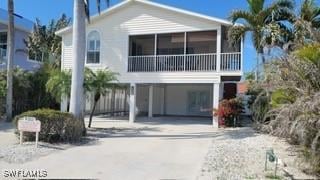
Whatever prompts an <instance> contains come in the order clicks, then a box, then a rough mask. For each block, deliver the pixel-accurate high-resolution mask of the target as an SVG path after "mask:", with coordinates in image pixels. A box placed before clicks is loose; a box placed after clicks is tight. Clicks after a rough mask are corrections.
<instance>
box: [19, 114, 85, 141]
mask: <svg viewBox="0 0 320 180" xmlns="http://www.w3.org/2000/svg"><path fill="white" fill-rule="evenodd" d="M25 116H30V117H35V118H36V119H37V120H39V121H41V131H40V133H39V140H40V141H44V142H49V143H54V142H74V141H78V140H80V138H81V137H82V134H83V128H84V127H83V123H82V122H80V121H79V120H77V119H76V118H74V116H73V115H72V114H70V113H65V112H60V111H56V110H51V109H38V110H34V111H27V112H24V113H22V114H20V115H18V116H16V117H15V118H14V121H13V123H14V125H15V127H16V129H17V122H18V120H19V119H21V118H23V117H25ZM16 133H18V131H16ZM34 138H35V133H24V140H26V141H30V140H31V141H34Z"/></svg>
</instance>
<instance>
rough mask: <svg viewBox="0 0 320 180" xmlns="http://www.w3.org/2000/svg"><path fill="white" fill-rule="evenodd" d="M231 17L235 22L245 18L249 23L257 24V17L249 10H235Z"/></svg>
mask: <svg viewBox="0 0 320 180" xmlns="http://www.w3.org/2000/svg"><path fill="white" fill-rule="evenodd" d="M229 19H230V20H231V21H232V22H233V23H235V22H236V21H238V20H241V19H242V20H244V21H246V22H247V23H249V24H255V17H254V16H253V15H252V14H251V13H250V12H248V11H244V10H234V11H232V12H231V15H230V16H229Z"/></svg>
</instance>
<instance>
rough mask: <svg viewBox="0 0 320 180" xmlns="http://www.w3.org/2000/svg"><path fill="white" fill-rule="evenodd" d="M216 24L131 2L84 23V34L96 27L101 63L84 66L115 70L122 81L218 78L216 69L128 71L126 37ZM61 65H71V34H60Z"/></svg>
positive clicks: (191, 29) (202, 81)
mask: <svg viewBox="0 0 320 180" xmlns="http://www.w3.org/2000/svg"><path fill="white" fill-rule="evenodd" d="M218 27H220V25H219V24H215V23H212V22H211V21H207V20H203V19H200V18H196V17H192V16H188V15H182V14H179V13H176V12H172V11H169V10H164V9H159V8H155V7H151V6H148V5H144V4H140V3H138V2H136V3H131V4H130V5H128V6H126V7H123V8H122V9H121V10H119V11H117V12H114V13H113V14H111V15H109V16H106V17H103V18H101V19H99V20H97V21H95V22H94V23H92V24H89V25H88V26H87V33H89V32H90V31H92V30H97V31H98V32H99V33H100V37H101V57H100V61H101V63H100V64H99V65H87V66H88V67H90V68H106V67H108V68H109V69H111V70H112V71H114V72H118V73H119V74H120V75H119V77H118V80H119V82H121V83H130V82H136V83H152V82H153V83H179V82H180V83H205V82H207V83H208V82H210V83H213V82H217V81H220V78H219V74H217V73H215V72H209V73H197V72H179V73H165V72H162V73H127V59H128V45H129V42H128V39H129V38H128V37H129V35H137V34H159V33H168V32H184V31H199V30H212V29H217V28H218ZM63 42H64V43H63V56H62V57H63V68H71V58H72V46H71V44H72V34H71V33H68V34H65V35H63Z"/></svg>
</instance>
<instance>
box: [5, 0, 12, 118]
mask: <svg viewBox="0 0 320 180" xmlns="http://www.w3.org/2000/svg"><path fill="white" fill-rule="evenodd" d="M13 13H14V4H13V0H8V17H9V22H8V59H7V101H6V114H7V121H11V119H12V97H13V95H12V94H13V93H12V84H13V83H12V81H13V75H12V74H13V72H12V71H13V55H14V14H13Z"/></svg>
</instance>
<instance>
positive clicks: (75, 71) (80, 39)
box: [70, 0, 109, 120]
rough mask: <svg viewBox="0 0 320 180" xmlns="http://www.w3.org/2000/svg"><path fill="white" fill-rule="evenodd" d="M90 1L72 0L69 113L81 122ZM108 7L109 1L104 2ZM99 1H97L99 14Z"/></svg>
mask: <svg viewBox="0 0 320 180" xmlns="http://www.w3.org/2000/svg"><path fill="white" fill-rule="evenodd" d="M89 2H90V0H74V7H73V8H74V9H73V18H74V19H73V29H72V31H73V32H72V47H73V48H72V49H73V50H72V54H73V56H72V82H71V93H70V94H71V97H70V112H71V113H72V114H73V115H74V116H75V117H76V118H77V119H79V120H83V110H82V105H83V103H84V89H83V84H84V64H85V52H86V51H85V49H86V43H85V42H86V32H85V31H86V21H85V20H86V17H87V19H88V22H90V18H89V17H90V6H89ZM106 2H107V5H109V0H106ZM100 5H101V1H100V0H97V9H98V12H99V13H100V7H101V6H100Z"/></svg>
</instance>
